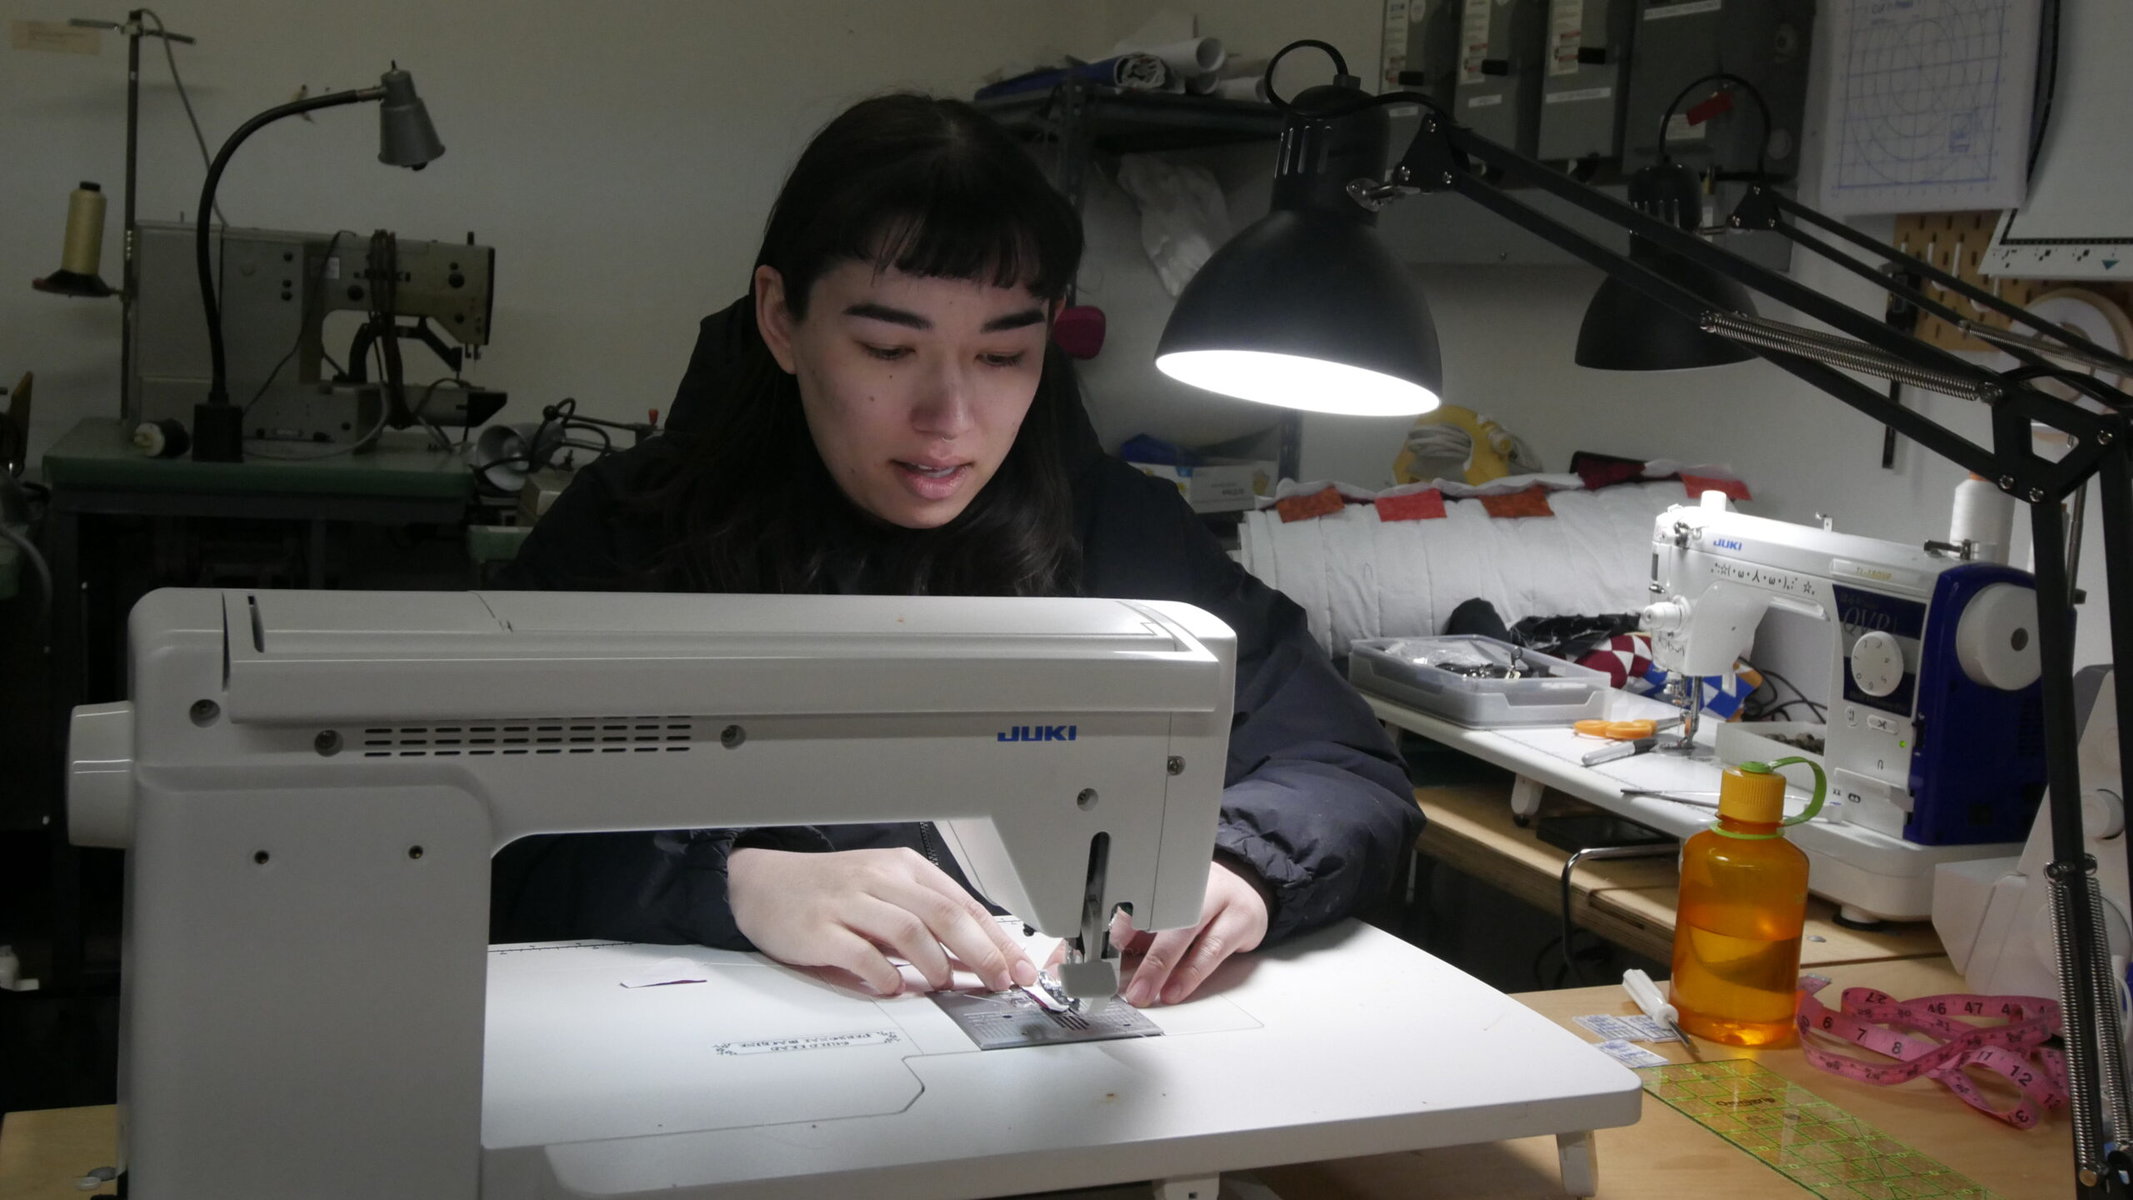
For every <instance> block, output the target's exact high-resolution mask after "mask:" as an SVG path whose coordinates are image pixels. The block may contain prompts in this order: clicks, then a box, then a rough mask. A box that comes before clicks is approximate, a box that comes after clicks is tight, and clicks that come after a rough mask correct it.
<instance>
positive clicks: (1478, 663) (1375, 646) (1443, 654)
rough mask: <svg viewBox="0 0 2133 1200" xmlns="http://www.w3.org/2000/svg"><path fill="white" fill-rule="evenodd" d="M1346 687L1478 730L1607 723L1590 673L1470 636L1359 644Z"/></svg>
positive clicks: (1353, 647) (1600, 685)
mask: <svg viewBox="0 0 2133 1200" xmlns="http://www.w3.org/2000/svg"><path fill="white" fill-rule="evenodd" d="M1510 671H1517V672H1518V674H1516V675H1515V676H1514V675H1509V674H1504V672H1510ZM1348 681H1349V682H1350V683H1353V684H1354V685H1355V686H1356V687H1358V688H1361V689H1362V690H1364V691H1366V692H1372V693H1375V694H1377V695H1380V696H1383V697H1385V698H1386V699H1388V700H1397V701H1399V702H1400V703H1402V704H1406V705H1409V706H1411V707H1414V708H1418V709H1421V710H1422V711H1423V712H1426V713H1431V714H1433V715H1436V716H1439V717H1443V718H1444V719H1445V720H1447V721H1456V722H1457V723H1459V724H1461V725H1470V726H1474V727H1476V728H1489V727H1492V726H1498V725H1556V724H1568V723H1569V722H1571V721H1578V720H1583V719H1584V718H1586V717H1599V716H1604V715H1605V714H1606V711H1607V692H1608V690H1609V689H1608V683H1607V676H1605V675H1603V674H1601V673H1600V672H1598V671H1595V670H1593V669H1591V668H1590V667H1581V666H1578V665H1577V664H1576V663H1572V662H1568V661H1566V660H1564V659H1560V658H1556V657H1554V656H1553V655H1548V654H1541V653H1538V652H1537V651H1533V650H1527V649H1523V648H1521V647H1518V646H1513V645H1511V644H1510V643H1508V642H1499V641H1497V640H1496V639H1495V638H1486V637H1478V636H1474V635H1470V634H1462V635H1451V636H1443V637H1410V638H1359V639H1357V640H1356V641H1355V642H1353V643H1351V644H1350V645H1349V647H1348Z"/></svg>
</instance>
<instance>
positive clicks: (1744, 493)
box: [1681, 473, 1754, 500]
mask: <svg viewBox="0 0 2133 1200" xmlns="http://www.w3.org/2000/svg"><path fill="white" fill-rule="evenodd" d="M1681 486H1682V487H1684V488H1687V489H1688V492H1689V499H1691V500H1695V499H1697V498H1699V497H1701V496H1702V495H1703V494H1704V493H1705V492H1724V493H1725V494H1726V498H1727V499H1729V500H1752V499H1754V497H1753V496H1750V495H1749V494H1748V485H1747V484H1745V483H1742V482H1741V481H1740V480H1738V479H1720V478H1719V477H1717V476H1715V475H1690V474H1687V473H1683V475H1682V476H1681Z"/></svg>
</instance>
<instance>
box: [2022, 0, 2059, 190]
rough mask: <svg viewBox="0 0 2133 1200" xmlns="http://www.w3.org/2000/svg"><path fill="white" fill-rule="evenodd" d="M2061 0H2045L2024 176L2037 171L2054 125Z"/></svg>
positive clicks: (2057, 81) (2057, 85)
mask: <svg viewBox="0 0 2133 1200" xmlns="http://www.w3.org/2000/svg"><path fill="white" fill-rule="evenodd" d="M2060 3H2061V0H2044V13H2043V16H2044V23H2043V28H2042V30H2041V36H2040V39H2039V41H2038V43H2037V95H2036V109H2035V111H2034V112H2033V113H2032V114H2031V115H2030V119H2029V162H2028V163H2026V164H2025V165H2024V166H2023V168H2022V174H2023V175H2024V176H2032V175H2035V174H2036V173H2037V155H2038V154H2040V153H2041V152H2042V151H2043V150H2044V131H2045V130H2047V129H2050V128H2051V123H2052V95H2053V93H2055V92H2057V91H2058V90H2059V8H2060Z"/></svg>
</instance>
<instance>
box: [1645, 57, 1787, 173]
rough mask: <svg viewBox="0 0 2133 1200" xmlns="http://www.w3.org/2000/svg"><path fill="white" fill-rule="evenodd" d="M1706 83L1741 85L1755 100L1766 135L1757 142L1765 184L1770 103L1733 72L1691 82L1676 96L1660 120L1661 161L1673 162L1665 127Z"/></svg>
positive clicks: (1757, 162) (1758, 166) (1757, 169)
mask: <svg viewBox="0 0 2133 1200" xmlns="http://www.w3.org/2000/svg"><path fill="white" fill-rule="evenodd" d="M1707 83H1733V84H1738V85H1739V86H1740V89H1741V90H1742V91H1744V92H1746V93H1748V98H1749V99H1750V100H1753V101H1755V109H1756V111H1757V112H1758V113H1760V114H1761V115H1762V118H1763V136H1762V137H1761V138H1760V139H1759V140H1758V141H1757V142H1756V143H1755V178H1756V181H1757V182H1762V181H1763V179H1764V177H1765V176H1766V175H1768V174H1769V172H1768V170H1767V168H1768V165H1769V150H1770V131H1771V124H1770V104H1769V102H1768V101H1766V100H1764V99H1763V93H1762V92H1760V91H1758V90H1756V86H1755V85H1754V84H1752V83H1749V82H1748V81H1747V80H1745V79H1742V78H1741V77H1740V76H1738V75H1735V74H1733V73H1732V72H1730V71H1713V72H1712V73H1710V74H1709V75H1706V76H1704V77H1703V78H1701V79H1697V80H1692V81H1691V82H1690V83H1689V85H1688V86H1687V87H1685V88H1682V89H1681V91H1680V92H1679V93H1678V94H1677V95H1675V97H1674V102H1673V103H1672V104H1669V105H1667V106H1666V111H1665V112H1664V113H1662V114H1661V115H1660V117H1659V142H1658V146H1659V161H1660V162H1662V163H1664V162H1671V161H1672V160H1673V156H1672V155H1670V154H1668V153H1667V152H1666V127H1667V126H1668V125H1671V124H1673V123H1674V110H1675V109H1678V108H1680V107H1681V102H1682V101H1683V100H1686V99H1688V98H1689V93H1691V92H1693V91H1695V90H1696V89H1697V88H1700V87H1702V86H1703V85H1705V84H1707Z"/></svg>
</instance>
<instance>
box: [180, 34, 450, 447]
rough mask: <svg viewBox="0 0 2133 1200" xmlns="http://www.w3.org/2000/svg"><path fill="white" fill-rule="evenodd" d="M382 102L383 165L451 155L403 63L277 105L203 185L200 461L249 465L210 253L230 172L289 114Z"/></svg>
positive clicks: (415, 166) (198, 237)
mask: <svg viewBox="0 0 2133 1200" xmlns="http://www.w3.org/2000/svg"><path fill="white" fill-rule="evenodd" d="M371 100H376V101H378V102H380V104H381V105H382V108H381V109H380V110H379V118H378V161H379V162H382V163H385V164H386V165H388V166H394V167H407V168H408V169H410V170H415V171H419V170H421V169H422V168H424V167H426V166H428V165H429V163H430V160H431V159H434V158H436V157H438V156H439V155H441V154H443V153H444V143H442V142H440V141H438V140H437V130H436V129H435V128H434V127H433V126H432V125H431V124H430V114H429V110H428V109H427V108H426V107H424V106H423V103H422V100H421V98H420V97H418V96H416V95H415V81H414V79H413V78H412V77H411V76H409V75H408V73H407V72H405V71H403V70H401V69H399V67H398V66H395V67H394V68H393V69H392V70H390V71H387V72H386V73H385V74H384V75H383V76H382V77H381V78H380V79H379V81H378V86H377V87H368V88H356V89H354V90H352V91H346V92H329V93H327V94H326V95H323V96H309V97H306V98H304V99H301V100H292V101H290V102H289V103H287V104H282V105H277V106H276V107H274V108H270V109H268V110H266V111H265V112H263V113H260V114H259V115H258V116H256V117H253V118H252V119H251V120H249V121H246V122H245V123H244V124H242V125H240V126H238V127H237V132H235V133H233V134H231V135H230V138H229V140H228V141H226V142H224V143H222V149H221V150H220V151H219V152H217V153H216V155H215V161H214V162H213V163H212V164H211V165H210V166H209V167H208V169H207V180H206V182H205V183H203V184H201V186H200V208H199V220H198V223H197V225H196V226H195V228H194V231H193V250H194V254H195V257H196V261H197V265H198V267H199V269H200V303H201V305H202V306H203V307H204V308H205V309H206V311H207V347H208V355H209V359H210V362H211V364H212V373H211V375H210V376H209V380H208V386H207V399H206V400H205V401H204V402H202V403H200V404H196V405H194V406H193V459H194V461H196V462H242V461H243V460H244V410H243V409H242V408H239V407H238V406H237V405H234V404H232V403H230V393H229V376H228V363H227V361H226V357H225V355H224V352H223V346H222V306H221V304H220V303H219V302H218V301H217V300H216V297H215V269H214V262H213V256H212V255H211V254H210V253H209V250H208V218H209V217H210V215H211V214H213V212H214V211H215V189H216V188H217V187H218V186H219V185H220V184H221V182H222V171H223V168H225V167H227V166H229V162H230V156H231V155H233V154H235V153H236V152H237V147H239V146H241V145H243V144H244V140H245V139H246V138H248V137H250V136H252V134H254V133H255V132H257V131H258V130H260V129H261V128H263V127H265V126H267V125H271V124H273V123H274V122H276V121H279V120H281V119H282V118H283V117H293V116H296V115H298V114H299V113H307V112H316V111H317V110H319V109H322V108H336V107H338V106H340V105H343V104H361V103H364V102H367V101H371Z"/></svg>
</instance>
